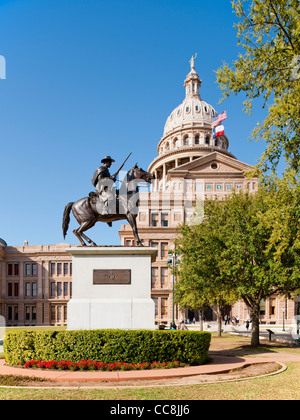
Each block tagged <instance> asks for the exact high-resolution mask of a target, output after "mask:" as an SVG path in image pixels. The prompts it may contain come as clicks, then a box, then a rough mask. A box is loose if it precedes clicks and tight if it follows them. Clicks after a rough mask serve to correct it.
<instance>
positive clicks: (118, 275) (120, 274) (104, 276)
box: [93, 269, 131, 284]
mask: <svg viewBox="0 0 300 420" xmlns="http://www.w3.org/2000/svg"><path fill="white" fill-rule="evenodd" d="M93 284H131V270H121V269H119V270H93Z"/></svg>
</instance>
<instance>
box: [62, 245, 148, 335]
mask: <svg viewBox="0 0 300 420" xmlns="http://www.w3.org/2000/svg"><path fill="white" fill-rule="evenodd" d="M67 251H68V252H69V253H70V254H71V255H72V267H73V270H72V299H71V300H70V301H69V303H68V322H67V324H68V329H69V330H75V329H76V330H78V329H103V328H117V329H154V320H155V305H154V301H153V300H152V299H151V262H154V261H155V258H156V250H155V249H153V248H150V247H121V246H120V247H93V248H92V247H76V248H75V247H74V248H69V249H67Z"/></svg>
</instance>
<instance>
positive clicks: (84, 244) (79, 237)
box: [73, 229, 86, 246]
mask: <svg viewBox="0 0 300 420" xmlns="http://www.w3.org/2000/svg"><path fill="white" fill-rule="evenodd" d="M73 233H74V235H75V236H76V237H77V238H78V239H79V240H80V243H81V245H82V246H86V243H85V242H84V240H83V239H82V238H81V236H80V235H79V233H78V232H77V229H74V230H73Z"/></svg>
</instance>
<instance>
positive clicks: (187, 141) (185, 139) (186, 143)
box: [183, 136, 189, 146]
mask: <svg viewBox="0 0 300 420" xmlns="http://www.w3.org/2000/svg"><path fill="white" fill-rule="evenodd" d="M183 144H184V145H185V146H188V145H189V136H185V138H184V139H183Z"/></svg>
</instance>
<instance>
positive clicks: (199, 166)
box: [0, 59, 300, 326]
mask: <svg viewBox="0 0 300 420" xmlns="http://www.w3.org/2000/svg"><path fill="white" fill-rule="evenodd" d="M201 83H202V82H201V80H200V77H199V75H198V74H197V73H196V71H195V68H194V60H193V59H192V60H191V71H190V73H189V74H188V75H187V77H186V79H185V81H184V87H185V98H184V100H183V102H182V103H181V104H180V105H179V106H177V107H176V108H175V109H174V110H173V111H172V112H171V114H170V115H169V117H168V118H167V121H166V124H165V127H164V132H163V136H162V138H161V140H160V141H159V142H158V145H157V152H158V156H157V157H156V158H155V159H154V160H153V162H151V163H150V165H149V168H148V171H149V172H152V173H154V174H155V181H154V182H153V184H152V185H151V189H150V191H149V192H148V191H147V192H140V206H139V214H138V220H137V223H138V229H139V235H140V238H141V239H142V241H143V243H144V245H147V246H151V247H154V248H156V249H157V259H156V262H155V263H153V265H152V298H153V300H154V302H155V320H156V323H157V324H159V323H161V322H162V323H165V324H168V325H169V324H170V323H171V322H172V316H173V281H174V279H173V277H172V275H171V272H170V268H169V267H168V264H167V261H168V259H169V258H168V250H171V249H173V247H174V245H173V240H174V239H175V237H176V232H177V231H176V228H177V225H178V224H179V223H183V222H189V223H193V222H195V221H194V220H193V218H192V216H193V213H194V210H193V209H194V207H195V206H196V203H197V202H203V201H204V202H205V200H207V199H215V200H222V199H223V198H224V197H225V196H226V195H227V194H230V193H231V192H232V191H233V190H240V189H243V190H248V191H250V192H255V191H256V190H257V179H256V178H253V179H246V177H245V172H247V171H249V170H251V169H252V167H251V166H250V165H247V164H246V163H243V162H240V161H239V160H237V158H236V157H235V156H234V155H233V154H232V153H231V152H229V150H228V148H229V140H228V138H227V137H226V135H225V134H223V135H222V136H220V137H218V138H216V139H214V138H213V135H212V122H213V118H214V117H215V116H216V115H217V113H216V111H215V110H214V108H213V107H212V106H211V105H209V104H208V103H206V102H205V101H203V100H202V98H201V95H200V87H201ZM196 222H197V221H196ZM119 234H120V239H121V245H124V246H132V245H134V237H133V234H132V231H131V228H130V226H129V225H122V227H121V230H120V231H119ZM69 247H70V245H69V244H65V243H63V244H57V245H29V244H28V243H27V242H26V241H25V242H24V245H23V246H8V245H7V244H6V242H5V240H3V239H0V291H1V292H0V293H1V294H0V315H1V316H3V317H4V318H5V323H6V325H7V326H9V325H65V324H66V323H67V302H68V301H69V300H70V298H71V297H72V260H71V256H70V254H69V253H67V252H66V249H67V248H69ZM299 307H300V304H299V303H298V301H297V299H296V301H295V300H285V299H282V298H278V297H277V296H275V295H274V296H272V297H271V298H270V299H268V300H267V301H266V302H262V305H261V316H260V318H261V322H263V323H267V324H269V323H275V324H276V323H278V324H282V322H283V318H282V317H283V309H284V316H285V321H286V323H287V324H288V323H292V322H293V319H294V316H295V315H296V314H298V313H299ZM228 314H230V315H231V316H238V317H239V318H240V321H241V322H242V321H243V320H246V319H248V318H249V314H248V311H247V308H246V307H245V305H244V304H242V303H241V302H237V303H236V304H235V305H234V306H233V307H232V308H228ZM174 317H175V322H176V323H178V322H180V321H181V319H182V318H183V317H187V318H189V317H190V319H191V320H192V319H193V318H194V317H195V318H196V321H197V318H198V314H197V312H196V313H193V312H190V311H188V310H186V311H185V312H184V313H182V312H180V311H179V309H178V308H176V307H175V308H174ZM206 318H207V320H212V319H213V313H212V312H211V311H207V312H206Z"/></svg>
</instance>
